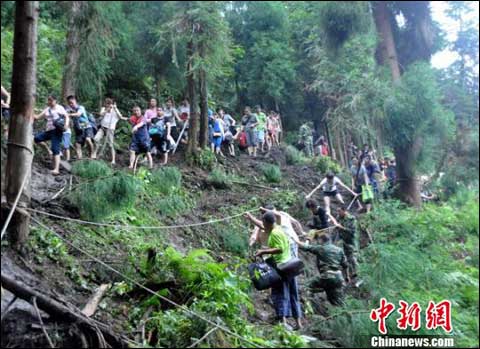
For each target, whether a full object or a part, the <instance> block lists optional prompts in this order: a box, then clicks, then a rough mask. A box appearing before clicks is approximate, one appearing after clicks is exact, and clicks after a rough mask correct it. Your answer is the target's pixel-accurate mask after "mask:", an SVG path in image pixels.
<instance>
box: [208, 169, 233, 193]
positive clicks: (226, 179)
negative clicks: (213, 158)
mask: <svg viewBox="0 0 480 349" xmlns="http://www.w3.org/2000/svg"><path fill="white" fill-rule="evenodd" d="M207 180H208V182H209V183H211V184H212V185H213V186H214V187H215V188H218V189H228V188H230V187H231V186H232V180H231V178H230V176H229V175H228V174H227V173H225V171H223V170H222V169H220V168H218V167H216V168H214V169H213V171H212V172H211V173H210V175H209V176H208V179H207Z"/></svg>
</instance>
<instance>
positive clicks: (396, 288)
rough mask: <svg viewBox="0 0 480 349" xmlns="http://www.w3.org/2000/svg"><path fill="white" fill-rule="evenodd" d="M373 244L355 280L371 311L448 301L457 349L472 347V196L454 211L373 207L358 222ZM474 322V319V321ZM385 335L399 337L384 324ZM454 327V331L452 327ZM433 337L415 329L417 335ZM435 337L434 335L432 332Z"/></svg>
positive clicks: (475, 256) (445, 207) (393, 328)
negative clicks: (385, 305) (382, 302)
mask: <svg viewBox="0 0 480 349" xmlns="http://www.w3.org/2000/svg"><path fill="white" fill-rule="evenodd" d="M361 224H362V226H364V227H368V228H369V229H370V231H372V232H374V239H375V243H374V244H372V245H370V246H368V248H366V249H365V250H364V251H363V253H362V260H363V262H362V263H361V264H360V275H362V277H363V278H364V280H365V286H364V287H365V288H366V290H368V292H370V294H371V297H372V298H371V299H372V303H371V304H372V305H375V306H377V304H378V301H379V299H380V298H381V297H386V298H387V299H388V300H389V301H390V302H393V303H397V304H398V300H400V299H403V300H405V301H407V302H409V303H411V302H413V301H417V302H419V303H420V304H421V305H422V307H423V306H425V305H426V304H428V301H429V300H434V301H439V300H442V299H449V300H450V301H452V304H453V309H452V311H453V314H452V322H453V324H454V326H456V330H455V333H454V335H455V338H456V339H455V340H456V343H455V344H456V345H457V346H460V347H470V346H475V345H476V343H477V342H478V331H477V328H478V315H477V314H478V263H477V264H472V263H471V261H472V259H476V260H477V261H478V234H479V227H478V193H476V194H474V195H472V196H470V197H468V196H467V197H465V198H464V200H462V203H461V205H460V206H456V204H453V203H445V204H442V205H441V206H433V205H425V206H424V208H423V209H422V210H421V211H416V210H413V209H406V208H404V207H403V206H401V205H399V204H398V203H396V202H387V203H385V204H382V205H381V206H379V207H377V208H376V209H375V211H373V213H372V214H371V215H369V216H366V217H365V218H364V219H362V221H361ZM474 317H477V319H476V320H475V318H474ZM389 320H392V321H389V326H388V327H389V331H390V333H391V334H399V331H398V329H396V324H395V322H394V320H393V319H389ZM455 324H456V325H455ZM427 333H429V334H433V333H432V332H429V331H427V330H425V329H421V330H420V332H419V334H427ZM438 333H440V332H438Z"/></svg>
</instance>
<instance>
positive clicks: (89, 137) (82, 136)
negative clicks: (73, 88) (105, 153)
mask: <svg viewBox="0 0 480 349" xmlns="http://www.w3.org/2000/svg"><path fill="white" fill-rule="evenodd" d="M67 103H68V107H67V113H68V116H69V117H71V118H72V120H73V129H74V130H75V151H76V153H77V159H81V158H82V147H83V146H84V145H85V143H86V144H87V145H88V147H89V148H90V157H91V158H92V159H95V158H96V157H97V155H96V151H95V144H93V138H94V136H95V133H94V127H93V124H92V120H91V118H89V116H88V114H87V111H86V110H85V108H84V107H83V106H81V105H78V103H77V99H76V98H75V96H68V97H67Z"/></svg>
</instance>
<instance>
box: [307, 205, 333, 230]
mask: <svg viewBox="0 0 480 349" xmlns="http://www.w3.org/2000/svg"><path fill="white" fill-rule="evenodd" d="M305 206H306V208H307V209H308V210H310V212H312V215H313V216H312V219H311V220H310V221H309V222H308V223H307V227H308V228H310V229H311V231H310V232H309V233H308V236H310V237H314V236H315V235H316V234H317V232H318V231H319V230H325V229H327V228H328V215H327V211H325V210H324V209H323V208H322V207H321V206H320V205H319V204H318V202H317V200H315V199H308V200H307V202H306V203H305Z"/></svg>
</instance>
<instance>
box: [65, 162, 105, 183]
mask: <svg viewBox="0 0 480 349" xmlns="http://www.w3.org/2000/svg"><path fill="white" fill-rule="evenodd" d="M72 174H74V175H75V176H78V177H81V178H84V179H95V178H100V177H108V176H111V175H113V170H112V169H111V168H110V167H109V166H108V165H107V164H106V163H105V162H103V161H99V160H82V161H77V162H75V163H74V164H73V166H72Z"/></svg>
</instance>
